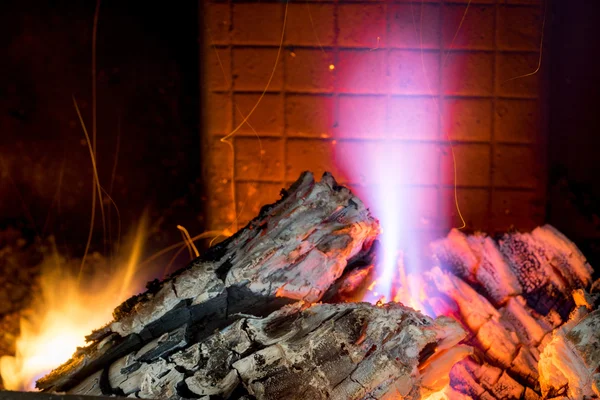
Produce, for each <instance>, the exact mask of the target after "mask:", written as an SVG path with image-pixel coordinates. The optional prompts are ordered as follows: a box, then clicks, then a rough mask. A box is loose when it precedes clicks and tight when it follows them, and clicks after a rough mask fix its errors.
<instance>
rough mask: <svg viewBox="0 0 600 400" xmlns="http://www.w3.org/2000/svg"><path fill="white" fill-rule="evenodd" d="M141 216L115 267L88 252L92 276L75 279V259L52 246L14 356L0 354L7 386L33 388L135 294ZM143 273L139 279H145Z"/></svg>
mask: <svg viewBox="0 0 600 400" xmlns="http://www.w3.org/2000/svg"><path fill="white" fill-rule="evenodd" d="M144 232H146V223H145V218H143V219H142V221H141V223H140V224H139V226H138V229H137V232H136V234H135V236H134V238H133V240H132V241H131V245H130V246H129V247H128V248H129V249H130V254H131V255H130V257H129V259H128V260H125V261H123V262H118V261H116V262H113V263H110V264H111V265H122V266H123V267H122V268H119V269H118V270H117V271H115V270H114V267H111V266H110V265H109V263H108V262H107V260H105V259H103V258H102V257H101V256H100V255H97V254H95V255H92V257H90V258H91V260H90V261H89V264H91V265H87V266H86V270H90V271H94V273H93V275H92V276H90V277H88V276H86V278H85V279H81V280H79V279H78V278H77V275H76V274H74V273H73V272H72V271H76V270H77V269H78V268H77V267H78V264H79V261H78V260H66V259H64V258H62V257H61V256H60V255H59V254H58V252H57V251H56V249H54V251H53V254H52V255H51V256H48V257H46V259H45V260H44V262H43V265H42V276H41V278H40V285H41V293H40V297H39V298H36V299H35V300H34V303H33V310H32V312H31V314H30V315H28V317H24V318H21V333H20V337H19V338H18V339H17V342H16V355H15V357H9V356H5V357H2V358H0V375H1V376H2V380H3V382H4V386H5V387H6V388H7V389H9V390H35V381H36V380H37V379H39V378H40V377H42V376H43V375H45V374H46V373H48V372H50V371H51V370H52V369H53V368H55V367H57V366H59V365H60V364H62V363H63V362H65V361H67V360H68V359H69V358H70V357H71V356H72V355H73V353H74V352H75V351H76V349H77V347H81V346H84V345H85V336H86V335H88V334H90V333H91V332H92V330H93V329H97V328H99V327H101V326H103V325H105V324H106V323H108V322H110V321H111V319H112V310H113V309H114V308H115V307H116V306H117V305H119V304H120V303H121V302H122V301H124V300H125V299H127V298H129V297H130V296H131V295H133V294H135V293H136V292H137V291H139V289H142V288H143V286H142V287H139V286H141V285H139V283H140V279H134V277H135V278H139V277H136V276H135V274H136V267H137V264H138V259H139V256H140V254H141V251H142V245H143V243H144ZM146 278H147V277H144V279H143V280H142V282H145V281H146Z"/></svg>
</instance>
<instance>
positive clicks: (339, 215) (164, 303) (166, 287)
mask: <svg viewBox="0 0 600 400" xmlns="http://www.w3.org/2000/svg"><path fill="white" fill-rule="evenodd" d="M378 233H379V225H378V222H377V221H376V220H375V219H374V218H373V217H372V216H371V215H370V214H369V212H368V210H367V209H366V208H365V206H364V205H363V203H362V202H361V201H360V200H359V199H358V198H356V197H355V196H354V195H352V193H351V192H350V191H349V190H348V189H346V188H344V187H341V186H338V185H337V183H336V182H335V180H334V179H333V177H332V176H331V175H330V174H325V175H324V176H323V178H322V180H321V181H320V182H315V181H314V179H313V177H312V175H311V174H310V173H304V174H303V175H302V176H301V177H300V178H299V180H298V181H297V182H296V183H294V185H292V186H291V188H290V189H289V190H288V191H284V193H283V196H282V199H281V200H280V201H278V202H277V203H275V204H272V205H270V206H266V207H264V208H263V209H262V210H261V212H260V215H259V216H258V217H257V218H256V219H254V220H253V221H251V222H250V223H249V224H248V226H246V227H245V228H244V229H242V230H240V231H239V232H238V233H237V234H235V235H234V236H232V237H231V238H229V239H227V240H226V241H224V242H222V243H220V244H218V245H216V246H214V247H213V248H211V249H209V251H208V252H207V253H206V254H204V255H203V256H202V257H200V258H198V259H197V260H195V261H194V262H192V264H191V265H190V266H188V267H187V268H184V269H182V270H179V271H177V272H176V273H174V274H173V275H172V276H171V277H170V278H169V279H167V280H165V281H164V282H153V283H151V284H150V285H149V287H148V291H147V292H145V293H143V294H141V295H139V296H136V297H133V298H131V299H130V300H128V301H127V302H125V303H124V304H122V305H121V306H120V307H118V308H117V309H116V310H115V313H114V321H113V322H112V323H110V324H109V325H107V326H106V327H104V328H102V329H100V330H98V331H95V332H93V333H92V334H91V335H90V336H89V337H88V339H89V340H90V341H91V344H90V345H89V346H88V347H86V348H83V349H80V350H79V351H78V352H76V354H75V355H74V356H73V358H72V359H71V360H69V362H67V363H66V364H64V365H62V366H61V367H59V368H58V369H56V370H55V371H53V372H52V373H51V374H49V375H48V376H46V377H44V378H43V379H41V380H40V381H38V383H37V385H38V387H39V388H40V389H43V390H47V391H65V390H69V389H73V388H74V387H75V386H76V385H81V384H82V382H83V381H84V380H85V379H86V378H87V379H92V378H89V377H90V376H91V375H92V374H96V373H98V371H107V368H108V367H109V366H110V365H111V364H112V363H113V362H114V361H116V360H117V359H119V358H121V357H123V356H125V355H127V354H130V353H132V352H134V351H139V350H140V349H143V348H145V346H147V345H148V344H149V343H151V342H153V341H159V340H161V341H162V340H163V339H161V338H163V335H165V334H168V335H174V336H173V337H175V336H177V335H178V334H176V333H175V331H176V330H177V329H180V328H181V327H183V326H184V325H185V326H186V327H187V328H186V330H185V333H184V336H186V337H188V338H193V339H188V340H187V341H184V342H182V343H185V344H181V346H185V345H191V344H192V343H191V342H190V341H189V340H193V341H194V342H200V341H201V340H203V339H205V338H206V337H209V336H210V335H211V334H212V333H213V332H214V330H215V329H220V328H225V327H226V326H228V325H230V324H231V323H233V322H234V321H236V320H238V319H239V316H238V314H240V313H242V314H250V315H254V316H266V315H268V314H269V313H270V312H272V311H274V310H277V309H279V308H280V307H281V306H283V305H285V304H290V303H293V302H295V301H297V300H304V301H308V302H316V301H319V300H320V298H321V297H322V296H323V294H324V293H325V292H326V291H327V289H328V288H329V287H330V286H331V285H332V284H334V283H335V281H336V280H337V279H338V278H339V277H340V276H341V275H342V273H343V272H344V270H345V269H346V268H351V267H348V265H349V264H352V262H353V261H354V260H359V259H361V258H362V257H363V256H364V255H365V254H368V251H369V249H370V247H371V245H372V242H373V240H374V239H375V237H376V236H377V234H378ZM169 337H171V336H169ZM177 337H178V336H177ZM173 340H175V339H173ZM168 342H169V343H172V340H171V339H169V341H168ZM177 343H180V342H177ZM164 346H166V345H163V348H164ZM169 346H171V345H168V346H167V350H165V351H167V352H169V351H174V350H176V349H178V348H179V347H178V346H177V345H174V347H173V346H171V347H170V348H169ZM155 351H156V350H155Z"/></svg>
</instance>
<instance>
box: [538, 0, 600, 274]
mask: <svg viewBox="0 0 600 400" xmlns="http://www.w3.org/2000/svg"><path fill="white" fill-rule="evenodd" d="M550 6H551V13H550V15H549V18H550V19H549V22H550V29H549V32H550V37H549V38H548V39H549V40H548V42H549V50H550V51H549V60H546V62H548V63H549V67H550V68H549V69H550V79H549V85H550V87H549V90H548V92H549V95H550V98H549V121H548V122H549V128H548V129H549V131H548V137H549V141H548V143H549V171H548V173H549V188H548V197H547V207H546V209H547V220H548V222H549V223H551V224H553V225H554V226H555V227H556V228H558V229H559V230H561V231H562V232H563V233H564V234H566V235H567V236H568V237H569V238H571V239H572V240H573V241H575V242H576V243H577V245H578V246H579V247H580V248H581V250H582V251H583V253H584V254H585V255H586V256H587V258H588V260H589V261H590V263H591V264H592V266H596V270H597V271H598V270H599V269H600V268H598V265H600V229H599V228H600V214H599V211H600V184H599V183H600V178H599V177H600V157H599V156H598V148H599V146H600V69H599V67H598V65H599V64H598V59H599V57H598V54H599V52H600V24H599V23H598V18H597V17H598V15H600V2H597V1H586V0H569V1H564V0H554V1H553V2H551V3H550Z"/></svg>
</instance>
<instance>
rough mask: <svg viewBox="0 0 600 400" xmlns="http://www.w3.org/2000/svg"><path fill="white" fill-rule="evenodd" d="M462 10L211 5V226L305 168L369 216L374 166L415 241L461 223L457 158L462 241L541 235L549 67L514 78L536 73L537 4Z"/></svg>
mask: <svg viewBox="0 0 600 400" xmlns="http://www.w3.org/2000/svg"><path fill="white" fill-rule="evenodd" d="M467 3H468V2H467V1H452V2H444V1H440V0H438V1H427V0H426V1H423V2H421V1H418V2H414V3H411V2H408V1H396V2H392V1H370V2H358V1H310V2H305V1H299V2H295V1H290V2H289V4H288V5H287V14H286V3H285V2H282V1H278V2H256V1H255V2H252V1H247V2H238V1H233V2H232V1H229V2H227V1H222V2H218V1H215V2H207V3H205V10H204V11H205V13H204V14H205V24H206V29H207V35H206V38H207V41H208V43H207V47H206V52H205V54H204V60H205V66H206V68H205V69H206V74H205V82H206V87H207V90H206V104H207V108H206V115H207V116H208V117H207V121H206V130H205V132H206V134H205V137H204V140H205V145H206V146H205V149H206V152H205V162H206V170H205V172H206V176H207V182H208V196H209V205H210V210H209V221H208V222H209V226H210V227H211V228H214V229H224V228H227V227H230V226H231V224H232V223H233V222H234V220H235V217H236V214H237V215H239V223H240V225H242V224H243V223H245V222H246V221H248V220H249V219H250V218H252V217H253V216H255V215H256V214H257V212H258V210H259V208H260V206H262V205H263V204H265V203H269V202H272V201H274V200H275V199H277V198H278V194H279V191H280V189H281V188H282V187H284V186H286V185H288V184H289V183H290V182H292V181H294V180H295V179H296V178H297V177H298V175H299V173H300V172H301V171H303V170H311V171H313V172H315V173H316V174H319V175H320V174H321V173H322V172H323V171H326V170H327V171H331V172H333V173H334V174H335V175H336V177H338V179H339V180H340V181H342V182H344V183H346V184H348V185H350V186H352V187H353V188H354V190H356V191H357V192H358V193H359V194H361V195H362V197H364V198H365V199H366V201H367V202H371V201H373V200H372V197H373V196H370V194H372V193H373V191H372V187H373V185H374V184H376V183H377V182H376V181H377V178H378V177H377V176H376V174H374V173H372V172H371V171H372V168H370V166H371V165H372V164H373V163H376V162H377V160H378V158H379V155H380V154H381V152H388V153H391V154H392V157H391V158H394V159H395V160H393V162H392V164H393V167H394V168H395V170H397V171H399V172H398V174H396V175H397V176H399V177H400V178H399V179H398V180H397V181H395V182H389V184H390V185H391V186H396V185H399V186H401V193H402V196H403V198H405V199H408V200H405V201H402V207H404V209H405V214H406V215H410V217H411V218H409V219H410V221H409V222H407V223H409V224H411V226H414V228H415V229H420V230H428V229H429V230H436V229H437V230H440V229H447V227H449V226H457V225H460V219H459V218H458V216H457V212H456V207H455V202H454V184H455V179H454V176H455V169H454V163H453V158H454V159H455V160H456V164H455V167H456V187H457V197H458V202H459V205H460V208H461V211H462V214H463V215H464V218H465V220H466V223H467V226H468V228H471V229H484V230H487V231H496V230H506V229H508V228H509V227H511V226H515V227H517V228H522V229H527V228H531V227H532V226H534V225H536V224H539V223H541V222H542V221H543V218H544V197H545V179H546V178H545V176H546V172H545V163H544V159H545V151H546V150H545V129H544V124H543V121H544V118H543V115H542V112H541V110H542V107H541V106H542V105H543V97H544V96H543V90H542V89H543V88H542V85H541V83H542V82H543V81H544V79H543V73H544V70H545V69H544V68H542V69H541V71H540V72H539V73H537V74H535V75H533V76H527V77H523V78H519V79H513V80H509V79H511V78H514V77H517V76H519V75H523V74H527V73H530V72H532V71H534V70H535V69H536V67H537V64H538V60H539V47H540V35H541V27H542V20H543V14H544V8H543V4H542V3H541V1H535V0H521V1H517V0H513V1H511V0H503V1H494V0H488V1H475V0H474V1H472V2H471V3H470V5H469V8H468V12H467V13H466V14H465V10H466V8H467ZM463 16H464V20H463ZM284 19H285V24H286V27H285V32H284V36H283V47H282V48H281V52H280V54H279V61H278V63H277V66H276V67H275V70H274V66H275V61H276V59H277V55H278V52H279V48H280V42H281V38H282V36H281V35H282V26H283V22H284ZM461 21H462V24H461ZM459 25H460V30H458V27H459ZM457 30H458V33H457ZM271 75H272V80H271V83H270V85H269V87H268V90H267V91H266V93H265V95H264V97H263V98H262V100H261V102H260V103H259V105H258V107H257V108H256V109H255V111H254V112H253V113H252V115H251V116H250V118H249V119H248V124H245V125H243V126H241V127H240V129H239V131H237V132H236V134H235V135H234V136H233V137H232V138H231V144H232V147H230V146H228V145H227V144H226V143H222V142H221V141H220V139H221V138H223V137H224V136H226V135H228V134H229V133H230V132H231V131H232V130H233V129H234V128H236V127H237V126H238V125H239V124H240V123H241V122H242V121H243V119H244V116H246V115H247V114H248V113H249V112H250V111H251V110H252V108H253V107H254V106H255V104H256V102H257V100H258V99H259V97H260V96H261V94H262V93H263V91H264V90H265V87H266V84H267V82H268V80H269V78H270V77H271ZM507 80H509V81H507ZM257 136H258V137H257ZM450 144H452V147H450V146H449V145H450ZM232 150H233V151H232ZM452 151H453V152H454V157H453V155H452ZM396 175H394V176H396Z"/></svg>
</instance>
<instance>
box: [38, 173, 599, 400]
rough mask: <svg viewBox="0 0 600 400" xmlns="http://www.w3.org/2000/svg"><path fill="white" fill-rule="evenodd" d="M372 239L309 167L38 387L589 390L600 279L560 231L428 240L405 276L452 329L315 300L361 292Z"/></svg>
mask: <svg viewBox="0 0 600 400" xmlns="http://www.w3.org/2000/svg"><path fill="white" fill-rule="evenodd" d="M378 233H379V226H378V223H377V221H376V220H374V219H373V218H372V217H371V216H370V214H369V212H368V210H366V209H365V207H364V205H363V204H362V202H361V201H360V200H358V199H357V198H356V197H354V196H353V195H352V194H351V193H350V191H348V190H347V189H345V188H341V187H339V186H338V185H337V184H336V183H335V180H334V179H333V178H332V177H331V176H330V175H328V174H326V175H324V177H323V179H322V181H321V182H319V183H315V182H314V181H313V179H312V176H311V175H310V174H304V175H303V176H301V178H300V179H299V181H298V182H296V183H295V184H294V185H293V186H292V188H290V190H289V191H288V192H286V193H285V194H284V197H283V199H282V200H281V201H280V202H278V203H276V204H274V205H271V206H267V207H265V208H263V210H262V211H261V214H260V215H259V217H257V218H256V219H255V220H253V221H252V222H251V223H250V224H249V225H248V226H247V227H245V228H244V229H242V230H241V231H240V232H238V233H237V234H236V235H235V236H233V237H232V238H230V239H228V240H226V241H225V242H223V243H222V244H220V245H217V246H216V247H214V248H212V249H210V250H209V251H208V252H207V253H206V254H205V255H203V256H201V257H200V258H199V259H197V260H196V261H194V262H193V263H192V264H191V265H190V266H188V267H187V268H184V269H182V270H180V271H178V272H177V273H175V274H174V275H173V276H171V277H170V278H169V279H167V280H166V281H164V282H154V283H152V285H151V286H150V287H149V290H148V292H146V293H144V294H142V295H140V296H137V297H134V298H132V299H130V300H129V301H127V302H126V303H124V304H123V305H122V306H120V307H119V308H118V309H117V310H116V311H115V320H114V321H113V322H112V323H111V324H109V325H108V326H106V327H104V328H102V329H100V330H98V331H96V332H94V333H93V334H92V335H90V337H89V339H90V340H91V342H92V343H91V344H90V345H89V346H88V347H86V348H84V349H80V350H79V351H78V352H77V353H76V354H75V355H74V357H73V359H72V360H70V361H69V362H68V363H66V364H65V365H63V366H61V367H60V368H58V369H57V370H56V371H53V372H52V373H51V374H50V375H49V376H47V377H45V378H43V379H42V380H40V381H39V382H38V386H39V387H41V388H42V389H44V390H47V391H57V390H59V391H69V392H71V393H76V394H93V395H98V394H105V395H107V394H108V395H122V396H123V395H125V396H131V397H142V398H169V399H183V398H202V399H204V400H209V399H215V398H232V399H248V400H254V399H279V398H287V399H294V398H300V399H308V398H310V399H313V398H314V399H320V398H328V399H346V398H349V399H382V400H383V399H386V400H391V399H402V398H407V399H418V398H421V397H426V396H429V395H432V397H431V398H430V399H446V400H448V399H449V400H455V399H456V400H460V399H465V400H467V399H480V398H481V399H498V400H500V399H515V400H522V399H525V400H529V399H531V400H533V399H542V398H544V399H546V398H548V399H550V398H569V399H578V400H579V399H584V398H594V396H596V397H597V396H598V385H599V384H600V379H599V378H600V369H599V368H600V366H599V363H600V356H599V355H598V354H599V353H598V348H600V340H599V334H598V332H599V331H598V328H599V327H600V322H599V321H600V318H599V317H598V314H597V313H598V311H594V310H596V309H597V304H596V303H597V300H598V299H597V297H596V295H593V294H590V293H593V291H594V290H598V288H600V284H598V283H597V284H592V282H591V280H592V278H591V275H592V269H591V267H590V266H589V264H588V263H587V262H586V260H585V257H584V256H583V255H582V254H581V252H580V251H579V250H578V249H577V247H576V246H575V245H574V244H573V243H572V242H570V241H569V240H568V239H567V238H565V237H564V236H563V235H562V234H561V233H560V232H558V231H556V230H555V229H554V228H552V227H550V226H543V227H540V228H537V229H535V230H534V231H532V232H531V233H511V234H506V235H504V236H503V237H502V238H501V239H499V240H494V239H492V238H491V237H488V236H486V235H485V234H481V233H477V234H474V235H465V234H463V233H462V232H459V231H457V230H453V231H451V232H450V233H449V235H448V236H447V237H446V238H444V239H441V240H439V241H436V242H434V243H432V245H431V251H432V254H433V261H432V265H431V268H430V269H429V270H427V271H424V272H423V273H422V274H421V276H418V277H414V278H415V279H414V280H411V282H419V284H421V285H422V288H421V292H422V293H424V294H425V298H422V299H417V300H418V301H420V302H422V303H423V306H424V308H425V309H427V310H433V311H435V313H436V315H444V316H450V317H453V318H455V320H456V321H458V322H454V320H451V319H449V318H447V317H439V318H437V319H436V320H433V319H431V318H428V317H425V316H423V315H422V314H420V313H418V312H416V311H413V310H411V309H408V308H405V307H404V306H402V305H400V304H397V303H390V304H386V305H379V306H373V305H369V304H366V303H341V304H315V303H316V302H318V301H327V302H345V301H349V300H352V299H360V298H362V296H361V294H360V293H362V292H361V291H364V290H367V289H366V288H367V287H368V284H369V283H370V282H372V279H374V278H375V277H374V276H373V271H374V268H373V266H372V264H373V255H374V252H375V251H374V249H375V247H376V246H375V244H376V243H377V242H376V241H375V238H376V237H377V235H378ZM404 291H405V292H408V291H407V290H404ZM357 293H358V294H357ZM465 335H466V336H465ZM463 338H464V340H462V341H461V339H463ZM448 371H450V372H449V373H448ZM441 389H443V390H441ZM586 396H587V397H586Z"/></svg>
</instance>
